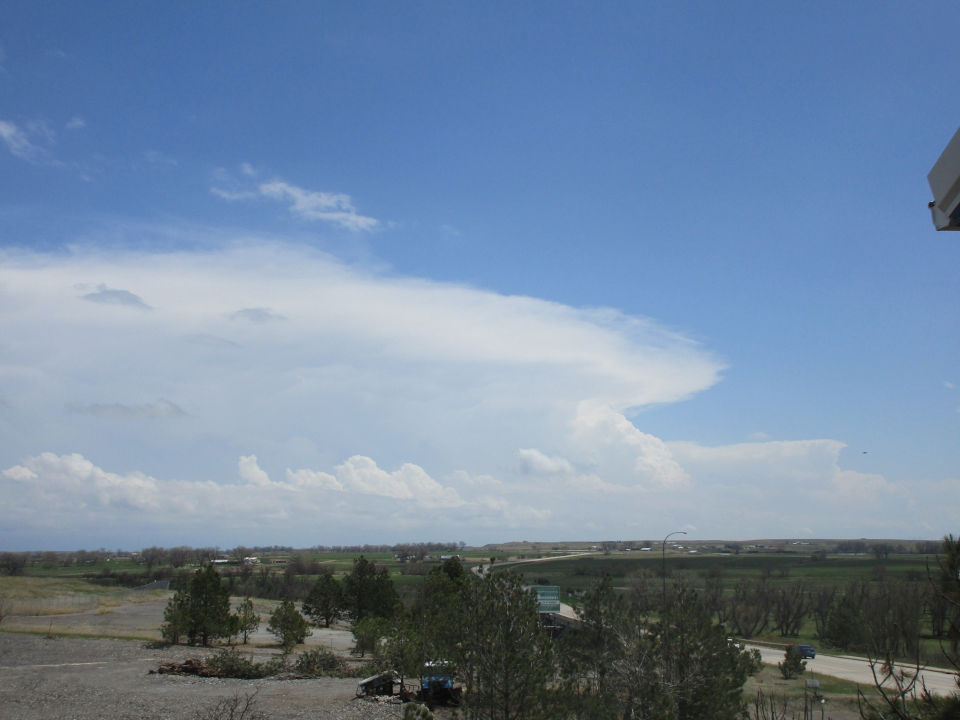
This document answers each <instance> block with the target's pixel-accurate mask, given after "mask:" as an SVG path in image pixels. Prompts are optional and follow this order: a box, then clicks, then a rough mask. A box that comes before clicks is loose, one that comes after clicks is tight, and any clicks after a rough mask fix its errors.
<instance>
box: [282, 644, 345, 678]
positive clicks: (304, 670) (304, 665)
mask: <svg viewBox="0 0 960 720" xmlns="http://www.w3.org/2000/svg"><path fill="white" fill-rule="evenodd" d="M293 669H294V670H295V671H296V672H297V674H298V675H306V676H308V677H321V676H324V675H332V676H334V677H339V676H340V675H341V674H342V673H343V671H344V670H345V669H346V663H345V662H344V661H343V659H342V658H340V657H338V656H337V655H335V654H334V653H333V652H332V651H330V650H327V649H326V648H316V649H314V650H308V651H307V652H305V653H303V654H302V655H300V656H299V657H297V660H296V662H295V663H294V664H293Z"/></svg>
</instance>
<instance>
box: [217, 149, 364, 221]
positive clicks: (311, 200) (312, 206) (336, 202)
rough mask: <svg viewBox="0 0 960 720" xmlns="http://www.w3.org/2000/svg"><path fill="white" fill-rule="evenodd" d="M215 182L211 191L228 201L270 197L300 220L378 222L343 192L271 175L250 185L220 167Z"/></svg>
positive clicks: (249, 171)
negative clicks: (365, 213) (302, 185)
mask: <svg viewBox="0 0 960 720" xmlns="http://www.w3.org/2000/svg"><path fill="white" fill-rule="evenodd" d="M240 168H241V173H242V174H243V175H244V176H245V177H247V178H253V177H255V176H257V175H258V174H259V173H258V171H257V170H256V169H255V168H254V167H253V166H252V165H250V164H249V163H243V164H241V166H240ZM215 182H216V183H217V184H215V185H213V186H212V187H211V188H210V192H211V193H212V194H214V195H216V196H217V197H219V198H221V199H223V200H227V201H229V202H238V201H243V200H255V199H269V200H276V201H278V202H281V203H284V204H285V205H286V206H287V209H288V210H289V212H290V213H291V214H292V215H295V216H296V217H299V218H301V219H303V220H311V221H314V220H315V221H320V222H326V223H330V224H332V225H336V226H338V227H341V228H344V229H346V230H352V231H357V232H359V231H366V230H373V229H374V228H376V227H378V226H379V225H380V222H379V221H378V220H377V219H375V218H372V217H368V216H366V215H361V214H360V213H358V212H357V209H356V207H355V206H354V204H353V199H352V198H351V197H350V196H349V195H347V194H345V193H332V192H321V191H315V190H307V189H305V188H302V187H298V186H297V185H293V184H291V183H288V182H285V181H283V180H280V179H274V180H271V181H270V182H263V183H259V184H258V185H257V186H256V187H254V188H250V187H249V186H246V185H245V184H244V183H243V182H239V181H237V180H236V179H235V178H233V177H232V176H231V175H230V173H228V172H227V171H225V170H219V171H217V172H216V173H215Z"/></svg>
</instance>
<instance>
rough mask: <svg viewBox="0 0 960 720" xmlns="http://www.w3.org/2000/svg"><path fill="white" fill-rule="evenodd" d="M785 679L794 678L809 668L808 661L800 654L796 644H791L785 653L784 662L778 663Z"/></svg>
mask: <svg viewBox="0 0 960 720" xmlns="http://www.w3.org/2000/svg"><path fill="white" fill-rule="evenodd" d="M777 667H778V668H779V669H780V674H781V675H783V679H784V680H792V679H793V678H795V677H797V676H798V675H802V674H803V673H804V672H806V670H807V663H806V661H805V660H804V659H803V658H802V657H801V656H800V650H799V649H798V648H797V646H796V645H790V646H788V647H787V649H786V650H785V651H784V653H783V662H781V663H777Z"/></svg>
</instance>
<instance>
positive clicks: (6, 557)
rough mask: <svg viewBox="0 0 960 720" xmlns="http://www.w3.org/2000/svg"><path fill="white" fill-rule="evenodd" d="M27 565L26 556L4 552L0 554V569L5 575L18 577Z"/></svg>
mask: <svg viewBox="0 0 960 720" xmlns="http://www.w3.org/2000/svg"><path fill="white" fill-rule="evenodd" d="M26 565H27V556H26V554H25V553H12V552H5V553H3V554H0V568H2V569H3V571H4V572H5V573H6V574H7V575H20V574H21V573H23V569H24V568H25V567H26Z"/></svg>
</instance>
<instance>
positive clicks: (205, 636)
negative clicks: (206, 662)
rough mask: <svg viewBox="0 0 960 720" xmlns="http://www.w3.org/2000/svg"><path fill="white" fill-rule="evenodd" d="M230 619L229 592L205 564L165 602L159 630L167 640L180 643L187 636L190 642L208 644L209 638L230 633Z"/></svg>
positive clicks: (211, 567)
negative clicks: (162, 620)
mask: <svg viewBox="0 0 960 720" xmlns="http://www.w3.org/2000/svg"><path fill="white" fill-rule="evenodd" d="M232 618H233V616H231V614H230V592H229V591H228V590H227V588H226V587H225V586H224V585H223V584H222V583H221V581H220V575H219V574H218V573H217V571H216V570H214V569H213V566H212V565H205V566H203V567H202V568H200V569H199V570H197V571H196V572H195V573H194V574H193V576H192V577H191V578H190V581H189V583H188V584H187V586H186V587H185V588H183V589H182V590H178V591H177V593H176V594H175V595H174V596H173V597H172V598H171V599H170V602H169V603H167V607H166V609H165V610H164V613H163V619H164V624H163V627H162V628H161V632H162V633H163V637H164V639H165V640H168V641H169V642H179V641H180V637H181V636H182V635H186V636H187V639H188V641H189V643H190V644H191V645H194V644H196V643H197V642H198V641H199V642H200V643H201V644H202V645H209V644H210V641H211V640H215V639H216V638H220V637H229V636H230V635H232V634H233V631H234V629H235V627H236V623H235V620H233V619H232Z"/></svg>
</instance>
